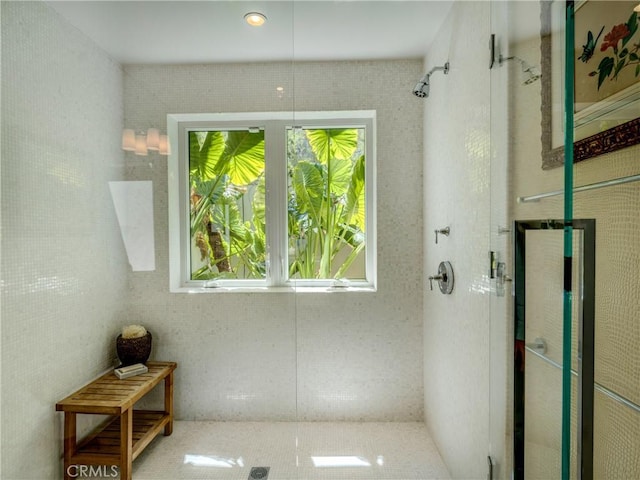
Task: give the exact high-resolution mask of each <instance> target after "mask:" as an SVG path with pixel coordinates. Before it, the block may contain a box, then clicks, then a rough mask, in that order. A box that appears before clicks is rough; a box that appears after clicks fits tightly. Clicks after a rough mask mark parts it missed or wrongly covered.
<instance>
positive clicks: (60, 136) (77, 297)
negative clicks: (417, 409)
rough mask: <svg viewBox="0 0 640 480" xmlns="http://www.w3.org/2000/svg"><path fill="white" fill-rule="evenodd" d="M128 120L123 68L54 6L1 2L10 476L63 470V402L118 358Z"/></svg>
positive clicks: (5, 416)
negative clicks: (121, 185) (114, 196)
mask: <svg viewBox="0 0 640 480" xmlns="http://www.w3.org/2000/svg"><path fill="white" fill-rule="evenodd" d="M122 116H123V109H122V71H121V69H120V67H119V65H118V64H116V63H114V62H113V61H112V60H111V59H110V58H108V57H107V56H106V55H105V54H104V53H103V52H102V51H101V50H99V49H98V48H96V47H95V46H94V45H93V44H91V43H90V42H89V41H88V40H86V39H85V38H84V37H83V36H82V35H80V34H79V33H78V31H77V30H75V29H73V28H69V27H68V26H67V25H66V24H64V23H63V22H61V21H60V20H59V18H58V17H57V15H55V14H54V13H53V12H52V11H51V10H50V9H49V7H47V6H46V4H44V3H39V2H2V478H7V479H18V478H19V479H34V480H36V479H37V480H40V479H44V478H57V477H58V476H59V475H61V473H62V466H61V463H60V455H61V449H62V428H61V426H62V415H61V414H60V413H56V412H55V403H56V402H57V401H58V400H60V399H62V398H63V397H65V396H66V395H68V394H69V393H71V392H72V391H73V390H75V389H76V388H78V387H80V386H81V385H82V384H83V383H85V382H86V381H88V380H89V379H90V378H92V377H93V376H95V375H97V374H98V373H99V372H101V371H103V370H104V369H106V368H107V367H108V366H109V365H111V363H112V356H113V339H114V338H115V335H116V328H117V326H116V325H117V324H118V323H119V318H120V317H119V310H120V305H121V302H122V301H123V297H124V295H125V287H126V269H127V268H128V264H127V259H126V255H125V253H124V249H123V247H122V240H121V238H120V233H119V230H118V226H117V222H116V217H115V212H114V209H113V204H112V202H111V197H110V195H109V189H108V182H109V181H111V180H119V179H121V178H122V174H123V169H122V154H121V151H120V144H119V142H120V140H119V139H120V134H121V129H122ZM80 426H82V423H81V424H80Z"/></svg>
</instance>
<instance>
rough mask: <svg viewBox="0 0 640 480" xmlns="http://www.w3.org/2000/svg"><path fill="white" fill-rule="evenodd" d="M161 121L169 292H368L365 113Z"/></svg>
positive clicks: (369, 147)
mask: <svg viewBox="0 0 640 480" xmlns="http://www.w3.org/2000/svg"><path fill="white" fill-rule="evenodd" d="M167 120H168V129H169V136H170V141H171V144H172V145H174V146H177V148H173V149H172V154H171V155H170V157H169V230H170V233H169V243H170V270H171V271H170V276H171V280H170V285H171V291H174V292H181V291H187V292H188V291H207V290H209V289H211V290H215V291H220V290H227V289H238V288H253V289H259V290H264V289H266V290H272V289H276V288H278V287H292V286H296V287H308V288H310V289H313V288H318V289H326V288H347V289H359V288H364V289H368V290H371V289H375V284H376V271H375V253H376V252H375V238H376V235H375V171H374V167H375V148H374V147H375V112H373V111H350V112H315V113H312V112H305V113H296V114H295V116H292V115H291V114H286V113H235V114H193V115H190V114H187V115H168V117H167Z"/></svg>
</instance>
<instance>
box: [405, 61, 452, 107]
mask: <svg viewBox="0 0 640 480" xmlns="http://www.w3.org/2000/svg"><path fill="white" fill-rule="evenodd" d="M439 70H442V71H443V72H444V74H445V75H446V74H448V73H449V62H447V63H445V64H444V65H443V66H442V67H433V68H432V69H431V70H429V73H425V74H424V77H422V78H421V79H420V81H419V82H418V83H416V86H415V87H413V94H414V95H415V96H416V97H419V98H425V97H428V96H429V77H430V76H431V74H432V73H434V72H437V71H439Z"/></svg>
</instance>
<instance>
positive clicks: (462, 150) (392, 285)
mask: <svg viewBox="0 0 640 480" xmlns="http://www.w3.org/2000/svg"><path fill="white" fill-rule="evenodd" d="M500 3H501V4H503V5H504V4H508V8H506V7H505V9H502V8H498V7H496V5H495V4H492V2H483V1H478V2H455V3H454V5H453V6H452V9H451V11H450V13H449V15H448V17H447V19H446V20H445V22H444V23H443V25H442V27H441V29H440V32H439V34H438V35H436V40H435V41H434V42H433V44H432V45H430V46H425V52H424V57H421V58H411V59H402V60H386V59H379V60H366V61H317V62H295V61H291V62H278V63H269V62H264V63H252V64H243V63H238V64H235V63H229V64H221V65H200V64H198V65H122V64H120V63H118V62H116V61H115V60H114V59H112V58H111V57H110V56H109V55H108V54H107V53H106V52H105V51H103V50H102V49H101V48H100V47H99V46H97V45H96V44H95V43H93V41H91V40H90V39H89V38H87V37H86V36H85V35H84V34H82V33H81V32H80V31H79V30H77V29H76V28H75V27H74V26H72V25H70V24H69V23H68V22H67V21H66V20H65V19H64V18H63V17H62V16H61V15H59V14H58V13H57V12H56V11H55V10H54V9H53V8H52V7H51V6H49V5H48V4H47V3H45V2H39V1H34V2H12V1H4V2H2V3H1V4H0V14H1V16H2V59H1V60H2V63H1V66H2V92H1V93H2V96H1V101H2V118H1V121H2V167H1V177H2V191H1V193H2V205H1V206H2V219H1V220H2V249H1V257H0V261H1V262H2V284H1V285H2V318H1V320H2V324H1V328H2V330H1V334H2V341H1V343H0V345H1V346H0V348H1V350H0V353H1V355H2V377H1V379H0V380H1V382H2V403H1V409H2V423H1V430H0V433H1V435H2V457H1V467H0V477H1V478H3V479H4V478H6V479H8V480H14V479H35V480H39V479H50V478H61V475H62V471H61V470H62V466H61V460H60V457H61V452H62V419H61V417H60V416H59V414H56V413H55V411H54V405H55V402H56V401H57V400H59V399H60V398H62V397H64V396H65V395H67V394H68V393H70V392H71V391H73V390H74V389H76V388H78V387H79V386H81V385H82V384H84V383H86V382H87V381H89V380H90V379H91V378H93V377H95V376H97V375H98V374H99V373H100V372H103V371H105V370H106V369H108V368H109V367H111V366H112V363H113V361H114V358H113V357H114V351H113V350H114V346H113V343H114V341H113V339H114V338H115V336H116V335H117V333H118V332H119V330H120V328H121V327H122V325H124V324H129V323H141V324H144V325H145V326H146V327H147V328H148V329H149V330H150V331H152V332H153V335H154V350H153V353H152V356H153V357H154V358H156V359H159V360H172V361H176V362H178V365H179V366H178V370H177V371H176V385H175V407H176V412H175V413H176V418H177V420H178V422H177V426H176V430H175V432H174V434H173V435H172V437H168V438H165V439H163V438H160V439H158V440H157V441H156V442H155V443H154V444H153V445H152V446H151V447H150V448H149V451H148V452H145V454H144V455H143V456H142V457H141V458H140V459H139V460H138V461H137V462H134V467H135V469H134V478H141V479H142V478H161V477H160V476H162V475H164V477H162V478H176V476H177V475H184V477H182V478H224V479H232V478H233V479H235V478H247V475H248V472H249V470H250V468H251V467H252V466H260V465H264V464H260V463H259V462H263V461H264V462H267V461H268V462H272V463H271V465H270V466H271V474H270V478H272V479H274V478H288V479H289V478H290V479H294V478H300V479H302V478H304V479H312V478H344V479H351V480H353V479H356V478H367V479H368V480H371V479H373V478H380V479H383V478H384V479H387V480H400V479H404V478H406V479H409V478H411V479H427V478H447V477H449V476H450V478H465V479H469V478H486V475H487V456H488V455H491V456H492V457H493V458H494V461H496V462H497V466H496V469H495V476H494V478H508V477H509V473H510V472H509V469H510V467H511V457H510V456H511V454H512V452H511V442H512V438H511V432H510V427H511V425H510V423H509V418H510V415H511V413H512V412H511V403H510V402H511V398H510V393H509V392H510V388H511V385H510V382H511V380H510V375H509V371H510V368H511V367H510V364H509V362H510V361H511V357H510V354H511V351H510V345H511V343H510V342H511V338H512V335H513V332H512V330H511V329H510V327H509V321H510V316H509V315H510V314H511V304H510V303H509V302H510V301H511V297H510V296H509V295H506V296H505V297H498V296H496V295H495V282H494V281H493V280H491V279H490V278H489V277H488V274H487V270H488V264H487V253H488V250H491V249H496V250H498V251H499V252H501V254H502V255H503V259H508V258H509V254H510V239H509V235H508V234H504V233H498V232H499V228H502V227H504V229H508V228H509V226H510V222H511V221H512V220H514V219H523V218H545V217H557V216H558V215H559V213H558V212H561V202H562V199H561V198H556V199H552V200H549V201H546V202H540V203H538V204H529V205H525V204H518V203H517V202H516V200H515V199H516V197H518V196H522V195H528V194H532V193H538V192H543V191H548V190H555V189H558V188H561V187H562V185H561V183H562V172H561V169H555V170H548V171H543V170H542V169H541V168H540V161H539V129H540V125H541V117H540V115H541V113H540V103H539V102H540V88H541V86H540V83H537V84H533V85H530V86H527V87H526V89H525V88H524V87H522V86H521V85H519V83H518V82H513V83H508V82H507V79H508V78H510V77H511V76H515V75H517V74H518V72H517V70H514V69H513V68H512V67H513V66H512V65H506V66H504V68H500V69H498V68H496V69H492V70H490V69H489V68H488V55H489V54H488V48H487V44H488V39H489V37H490V34H491V33H497V34H498V37H501V36H502V38H503V39H504V40H503V41H506V39H508V40H509V42H511V45H510V48H511V53H515V54H518V55H520V56H521V57H523V58H527V60H529V61H530V62H531V63H534V64H538V65H539V64H540V62H541V59H540V49H539V42H538V39H532V40H531V39H527V38H524V39H523V38H515V35H514V33H513V31H514V30H518V29H519V27H517V25H518V24H519V23H527V22H526V21H525V20H524V19H537V18H539V15H540V9H539V5H538V2H537V1H535V2H534V1H530V2H529V1H527V2H517V3H518V4H519V6H514V5H512V4H514V3H516V2H500ZM509 22H514V23H513V24H512V25H511V27H509ZM512 35H513V38H511V36H512ZM292 55H293V50H292ZM292 58H293V57H292ZM445 60H447V61H449V62H450V64H451V71H450V72H449V73H448V74H447V75H446V76H445V75H437V76H433V77H432V85H431V95H430V97H429V98H428V99H425V100H421V99H417V98H415V97H414V96H413V95H411V88H412V87H413V85H414V84H415V81H416V80H417V79H418V78H420V77H421V76H422V74H423V73H424V71H425V70H426V67H427V66H429V67H430V66H433V65H436V64H442V63H443V62H444V61H445ZM509 68H511V70H509ZM276 84H280V85H283V86H284V87H285V92H287V93H286V94H285V95H283V96H276V95H274V94H273V88H272V87H273V86H275V85H276ZM363 84H364V85H365V87H366V88H362V87H363ZM357 109H375V110H376V111H377V119H378V120H377V122H378V123H377V134H378V142H377V148H378V152H377V158H378V164H377V196H378V199H377V201H378V207H377V222H378V228H377V230H378V291H377V292H375V293H349V294H344V293H324V294H308V293H269V294H265V293H229V294H227V293H225V294H219V293H217V294H211V295H186V294H171V293H169V291H168V270H169V258H168V236H167V228H168V217H167V202H168V195H167V171H166V157H162V156H159V155H157V154H152V155H150V156H148V157H144V158H141V157H137V156H135V155H134V154H132V153H128V152H123V151H122V150H121V149H120V144H119V139H120V134H121V131H122V129H123V128H125V127H126V128H129V127H135V128H148V127H156V128H161V129H164V128H166V115H167V114H168V113H207V112H244V111H252V110H254V111H282V110H285V111H294V110H299V111H313V110H357ZM114 139H115V140H114ZM639 151H640V150H638V146H635V147H630V148H628V149H625V150H622V151H620V152H618V153H613V154H608V155H607V156H606V158H597V159H593V160H590V161H587V162H583V164H580V165H577V166H576V182H577V183H579V182H581V183H592V182H596V181H599V180H602V179H605V178H609V177H614V176H622V175H630V174H634V173H638V162H637V157H638V153H639ZM138 180H142V181H151V182H152V184H153V191H152V194H153V225H154V232H153V233H154V249H155V251H154V258H155V270H153V271H148V272H132V271H131V269H130V267H129V263H128V260H127V256H126V252H125V249H124V246H123V243H122V238H121V236H120V231H119V227H118V222H117V219H116V213H115V211H114V208H113V203H112V200H111V197H110V193H109V182H114V181H138ZM601 192H605V191H604V190H603V191H601ZM639 195H640V194H639V191H638V187H637V184H631V185H628V186H625V187H616V190H614V192H613V193H612V194H611V195H607V193H600V194H597V195H592V194H586V196H585V197H582V198H583V199H582V200H576V210H577V211H576V217H578V216H582V217H595V218H597V219H598V221H599V222H602V223H603V225H604V226H603V227H602V230H598V231H599V232H600V231H602V232H610V234H609V235H608V234H607V233H602V234H599V235H600V236H599V237H598V242H601V243H602V245H603V246H604V250H603V253H602V254H601V256H600V257H599V258H600V259H601V260H600V264H599V270H598V271H599V272H601V273H599V275H601V276H600V277H599V279H598V281H599V282H600V283H599V284H598V285H601V287H600V290H598V295H601V296H599V297H598V299H599V302H598V305H599V309H600V310H598V318H600V319H602V320H601V321H600V323H599V327H598V328H599V330H598V332H599V338H600V343H599V345H601V346H602V349H601V350H599V355H600V357H599V358H600V359H601V363H600V367H599V370H598V373H599V375H600V380H601V381H602V382H603V383H605V384H607V385H609V386H612V388H615V389H617V390H622V391H623V392H624V393H625V395H626V396H627V397H628V398H630V399H632V400H634V401H635V403H636V404H637V403H640V397H639V396H638V395H639V389H640V379H638V377H637V375H636V374H637V372H638V371H639V370H638V368H637V367H638V366H639V363H638V362H640V360H639V357H638V353H637V351H638V350H639V349H638V348H637V346H638V345H639V344H640V333H639V332H638V328H637V322H635V321H634V318H635V317H637V311H639V310H640V305H638V298H639V297H638V295H637V292H638V289H639V287H640V285H638V279H637V276H636V275H633V274H632V273H631V272H633V271H635V270H637V269H636V268H628V269H623V267H624V266H625V265H631V266H632V267H634V266H637V265H638V250H639V245H638V240H637V238H638V237H637V233H638V231H639V230H640V224H639V220H638V216H637V215H635V214H634V213H633V212H636V211H637V208H635V206H637V205H638V202H639V201H640V200H639V199H640V196H639ZM445 226H449V227H450V228H451V234H450V235H449V236H448V237H441V238H440V240H439V242H438V244H435V242H434V236H433V233H434V229H438V228H441V227H445ZM503 231H504V230H503ZM599 245H600V243H599ZM443 260H450V261H451V262H452V263H453V265H454V268H455V272H456V286H455V291H454V295H451V296H444V295H441V294H440V293H439V292H438V291H437V289H436V291H431V290H430V289H429V282H428V280H427V278H428V276H429V275H433V274H435V273H436V271H437V266H438V263H439V262H440V261H443ZM507 262H508V260H507ZM621 270H624V271H625V272H627V273H625V274H622V275H619V274H618V273H616V272H619V271H621ZM608 311H613V312H615V315H609V314H608ZM634 315H635V317H634ZM616 364H619V365H623V366H624V368H622V369H621V370H618V369H615V368H614V366H615V365H616ZM620 371H622V372H627V375H626V376H621V374H620ZM599 401H600V402H602V403H603V404H606V405H607V408H606V409H603V410H602V411H603V412H605V413H603V417H599V423H597V425H599V427H598V428H599V430H598V432H600V433H601V435H600V436H599V437H598V438H599V440H598V442H599V443H597V445H598V446H599V449H598V451H599V452H600V456H599V457H597V458H596V460H595V463H596V464H597V465H598V468H599V469H600V470H598V472H608V473H609V474H611V475H612V476H610V477H607V476H606V475H607V473H603V474H602V476H601V478H624V475H625V474H629V472H631V470H630V468H632V467H629V465H634V464H635V465H636V466H637V464H638V460H637V459H638V455H639V453H638V452H639V451H640V448H639V447H638V445H639V444H640V439H639V438H638V435H637V432H638V431H640V424H639V423H638V422H640V420H639V419H640V415H639V414H634V413H633V412H631V411H627V410H623V411H622V413H620V411H619V406H616V405H614V404H609V401H610V399H605V398H601V399H600V400H599ZM621 419H622V420H621ZM607 420H609V421H607ZM611 424H615V425H620V428H621V429H622V430H624V434H622V435H620V436H616V431H614V429H612V427H611V426H610V425H611ZM91 426H92V425H90V424H82V425H80V426H79V427H80V428H82V429H85V430H87V429H89V428H90V427H91ZM636 427H637V428H636ZM358 429H359V430H358ZM505 432H506V433H505ZM221 439H224V442H223V443H224V447H225V448H226V450H225V448H222V449H220V448H218V447H219V446H220V445H222V443H220V442H221ZM607 439H609V440H607ZM618 444H621V445H623V447H622V448H620V451H622V452H623V454H622V455H617V454H616V448H614V446H615V445H618ZM416 446H417V447H416ZM331 447H333V448H331ZM239 451H245V452H247V451H248V452H250V454H249V455H246V454H245V456H244V457H242V455H237V454H236V452H239ZM314 451H315V452H321V454H324V455H332V454H336V452H337V453H338V454H341V455H346V454H349V455H354V456H356V457H362V458H366V459H367V461H368V462H369V463H370V464H371V465H372V467H371V468H372V469H377V470H375V473H372V472H373V470H367V471H366V472H368V473H363V471H362V470H358V469H357V468H353V467H352V469H351V470H346V471H345V470H342V471H341V470H339V469H329V470H326V469H325V470H322V472H321V473H317V472H318V469H317V468H315V467H313V466H312V464H311V463H310V458H311V457H312V452H314ZM227 453H228V455H227ZM186 455H193V457H196V456H198V455H201V456H203V457H205V462H206V461H213V460H215V459H218V460H220V459H222V460H224V459H227V460H228V459H233V461H234V462H235V463H234V467H233V468H232V469H230V470H229V469H225V470H224V471H223V470H215V469H214V470H206V469H205V468H206V467H202V466H200V467H198V466H196V465H194V464H193V463H191V464H190V463H188V462H186V461H185V458H186V457H185V456H186ZM225 455H226V456H225ZM214 457H215V458H214ZM240 457H242V458H241V461H240V463H238V460H239V458H240ZM380 457H382V458H380ZM190 458H191V460H193V461H194V462H195V461H196V460H194V459H193V458H192V457H190ZM207 458H208V459H209V460H206V459H207ZM171 459H176V460H175V462H173V463H172V462H171ZM212 459H213V460H212ZM385 462H386V463H385ZM634 462H635V463H634ZM178 463H179V464H178ZM278 465H286V468H284V469H282V468H281V469H280V470H279V469H278ZM212 472H215V473H212ZM229 472H232V473H229ZM611 472H613V473H611ZM316 475H318V476H317V477H316ZM323 475H324V476H323ZM616 475H617V476H616Z"/></svg>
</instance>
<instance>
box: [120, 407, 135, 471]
mask: <svg viewBox="0 0 640 480" xmlns="http://www.w3.org/2000/svg"><path fill="white" fill-rule="evenodd" d="M132 442H133V408H128V409H127V410H125V411H124V412H122V415H120V480H131V464H132V462H133V461H132V458H131V457H132V456H133V448H132Z"/></svg>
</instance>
